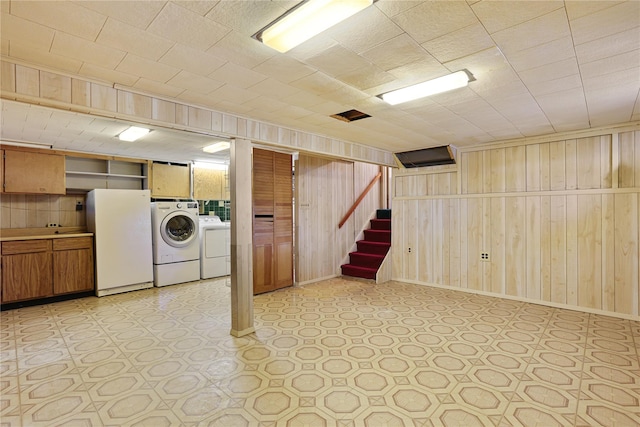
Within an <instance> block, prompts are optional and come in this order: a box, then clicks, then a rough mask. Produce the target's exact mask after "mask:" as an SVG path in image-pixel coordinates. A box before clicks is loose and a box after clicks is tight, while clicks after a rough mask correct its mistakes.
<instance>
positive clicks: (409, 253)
mask: <svg viewBox="0 0 640 427" xmlns="http://www.w3.org/2000/svg"><path fill="white" fill-rule="evenodd" d="M392 216H393V215H392ZM403 219H404V221H405V228H404V238H403V241H404V247H403V248H401V250H403V251H404V255H403V257H402V259H403V265H402V270H403V271H404V274H405V277H407V278H408V279H409V280H418V252H419V251H418V241H419V240H420V236H419V234H418V233H417V231H418V230H419V228H418V226H419V217H418V201H417V200H408V201H407V202H406V203H405V206H404V217H403ZM391 234H393V233H391Z"/></svg>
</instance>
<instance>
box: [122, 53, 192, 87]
mask: <svg viewBox="0 0 640 427" xmlns="http://www.w3.org/2000/svg"><path fill="white" fill-rule="evenodd" d="M116 71H120V72H122V73H127V74H132V75H136V76H140V77H144V78H147V79H149V80H155V81H157V82H161V83H166V82H167V81H169V79H171V78H172V77H173V76H175V75H176V74H178V73H179V72H180V70H179V69H178V68H175V67H170V66H168V65H164V64H160V63H158V62H154V61H149V60H148V59H144V58H141V57H139V56H135V55H132V54H127V56H126V57H125V58H124V59H123V60H122V62H120V64H119V65H118V66H117V67H116Z"/></svg>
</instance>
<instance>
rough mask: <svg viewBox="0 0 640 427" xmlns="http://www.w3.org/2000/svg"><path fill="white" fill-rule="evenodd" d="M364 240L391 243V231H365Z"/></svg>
mask: <svg viewBox="0 0 640 427" xmlns="http://www.w3.org/2000/svg"><path fill="white" fill-rule="evenodd" d="M364 239H365V240H367V241H369V242H385V243H391V230H364Z"/></svg>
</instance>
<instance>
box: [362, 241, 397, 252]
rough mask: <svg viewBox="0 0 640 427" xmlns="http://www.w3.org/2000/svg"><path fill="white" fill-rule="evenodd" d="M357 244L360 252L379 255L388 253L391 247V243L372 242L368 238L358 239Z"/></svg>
mask: <svg viewBox="0 0 640 427" xmlns="http://www.w3.org/2000/svg"><path fill="white" fill-rule="evenodd" d="M356 245H357V246H358V252H365V253H369V254H377V255H386V254H387V252H389V248H390V247H391V243H384V242H370V241H368V240H358V241H357V242H356Z"/></svg>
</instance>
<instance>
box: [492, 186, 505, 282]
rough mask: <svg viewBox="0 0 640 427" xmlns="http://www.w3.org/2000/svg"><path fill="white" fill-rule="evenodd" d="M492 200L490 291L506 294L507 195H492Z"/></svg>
mask: <svg viewBox="0 0 640 427" xmlns="http://www.w3.org/2000/svg"><path fill="white" fill-rule="evenodd" d="M490 201H491V231H490V233H491V234H490V238H489V240H490V241H491V244H490V246H489V251H490V252H489V254H490V258H491V262H490V263H489V264H490V266H491V287H490V289H489V291H490V292H494V293H496V294H505V292H506V287H505V283H506V282H505V267H506V265H505V259H506V254H505V237H506V236H505V230H506V218H505V201H506V198H505V197H492V198H491V199H490Z"/></svg>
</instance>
